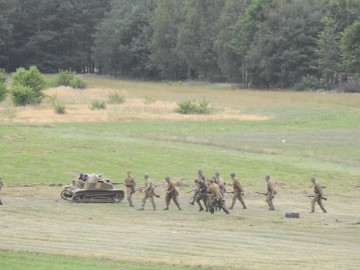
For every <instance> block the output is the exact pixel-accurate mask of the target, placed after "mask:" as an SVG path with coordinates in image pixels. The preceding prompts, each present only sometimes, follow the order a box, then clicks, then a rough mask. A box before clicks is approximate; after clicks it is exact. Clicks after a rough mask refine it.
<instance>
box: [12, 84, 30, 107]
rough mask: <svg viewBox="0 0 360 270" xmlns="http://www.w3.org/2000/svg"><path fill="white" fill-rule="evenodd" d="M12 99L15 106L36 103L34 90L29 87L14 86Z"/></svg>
mask: <svg viewBox="0 0 360 270" xmlns="http://www.w3.org/2000/svg"><path fill="white" fill-rule="evenodd" d="M11 98H12V101H13V103H14V105H15V106H26V105H28V104H34V103H36V102H35V100H36V97H35V96H34V90H33V89H31V88H30V87H29V86H23V85H13V86H11Z"/></svg>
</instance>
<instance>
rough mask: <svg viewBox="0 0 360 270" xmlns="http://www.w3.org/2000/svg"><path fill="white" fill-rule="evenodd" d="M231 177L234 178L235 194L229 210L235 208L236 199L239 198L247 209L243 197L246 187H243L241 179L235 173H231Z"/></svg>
mask: <svg viewBox="0 0 360 270" xmlns="http://www.w3.org/2000/svg"><path fill="white" fill-rule="evenodd" d="M230 177H231V179H232V180H233V188H234V196H233V199H232V204H231V207H230V208H229V210H232V209H233V208H234V205H235V202H236V199H238V200H239V201H240V203H241V204H242V206H243V209H247V207H246V205H245V202H244V200H243V198H242V196H244V189H243V188H242V186H241V184H240V182H239V180H238V179H237V178H236V177H235V173H231V174H230Z"/></svg>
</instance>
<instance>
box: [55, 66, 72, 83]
mask: <svg viewBox="0 0 360 270" xmlns="http://www.w3.org/2000/svg"><path fill="white" fill-rule="evenodd" d="M74 77H75V72H71V71H68V70H62V71H60V72H59V73H58V74H57V76H56V77H55V80H54V86H55V87H56V86H70V82H71V80H72V79H74Z"/></svg>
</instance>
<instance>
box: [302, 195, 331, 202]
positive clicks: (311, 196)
mask: <svg viewBox="0 0 360 270" xmlns="http://www.w3.org/2000/svg"><path fill="white" fill-rule="evenodd" d="M305 197H308V198H314V197H315V195H305ZM321 199H322V200H325V201H326V200H327V198H325V197H321Z"/></svg>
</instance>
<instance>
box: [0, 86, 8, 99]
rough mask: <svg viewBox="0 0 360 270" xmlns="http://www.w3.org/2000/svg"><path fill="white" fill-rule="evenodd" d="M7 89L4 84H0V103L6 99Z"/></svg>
mask: <svg viewBox="0 0 360 270" xmlns="http://www.w3.org/2000/svg"><path fill="white" fill-rule="evenodd" d="M6 95H7V89H6V85H5V83H2V82H0V102H1V101H3V100H4V99H5V98H6Z"/></svg>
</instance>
